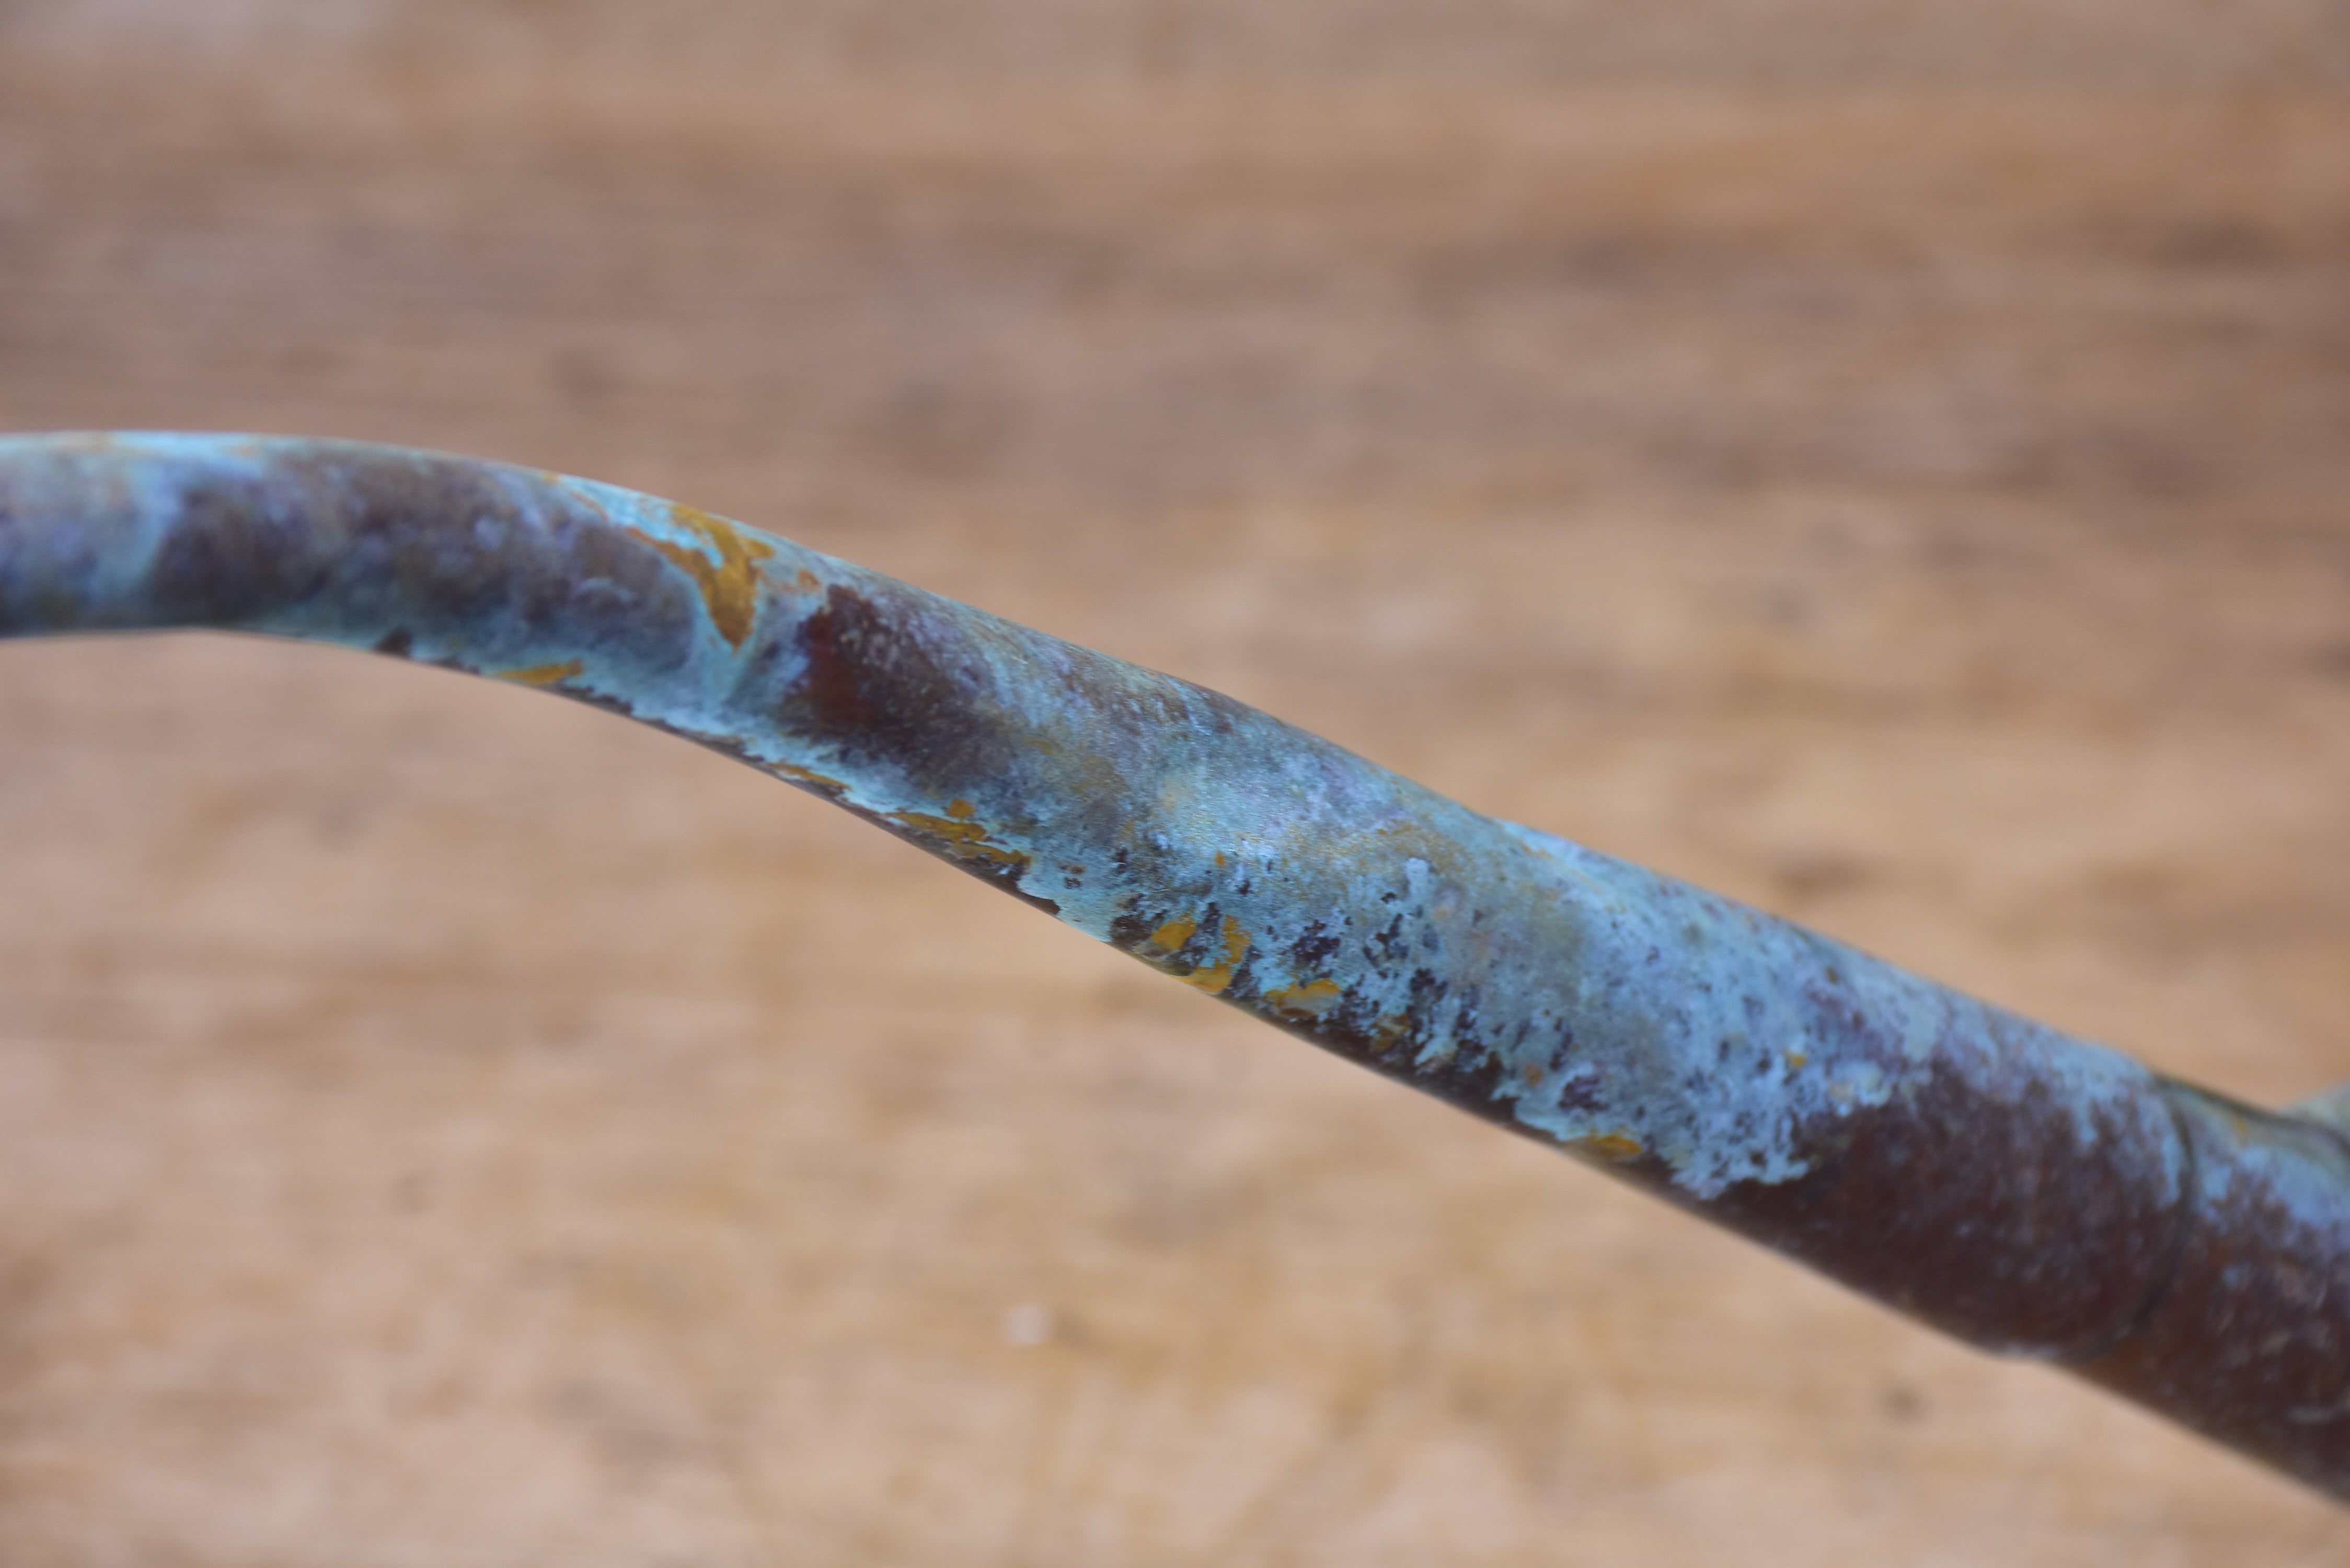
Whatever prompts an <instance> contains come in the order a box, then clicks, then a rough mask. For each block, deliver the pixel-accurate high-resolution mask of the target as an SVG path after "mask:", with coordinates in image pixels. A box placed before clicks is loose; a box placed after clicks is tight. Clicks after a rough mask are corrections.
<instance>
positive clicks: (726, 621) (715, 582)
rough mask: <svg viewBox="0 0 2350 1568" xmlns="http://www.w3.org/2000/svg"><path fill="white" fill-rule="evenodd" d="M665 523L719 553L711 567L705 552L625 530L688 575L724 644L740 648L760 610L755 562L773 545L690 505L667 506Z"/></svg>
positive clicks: (759, 560) (637, 529)
mask: <svg viewBox="0 0 2350 1568" xmlns="http://www.w3.org/2000/svg"><path fill="white" fill-rule="evenodd" d="M670 521H671V522H673V523H675V524H677V525H678V526H679V527H681V528H682V529H684V530H685V531H686V532H688V533H690V534H691V535H694V536H695V537H697V538H699V539H701V540H702V543H703V544H705V545H709V546H710V551H711V554H712V555H715V556H717V557H718V562H717V564H716V565H715V566H712V564H711V561H710V557H709V556H705V555H703V554H702V552H701V551H700V550H697V549H695V548H693V547H692V546H691V545H672V544H671V543H670V542H669V541H668V540H666V539H656V538H654V537H653V536H652V535H650V534H648V533H646V532H644V531H643V530H642V529H639V528H631V529H629V533H631V534H634V535H636V536H637V537H638V538H639V539H642V540H643V541H644V542H645V543H646V544H648V545H651V546H652V547H653V548H654V549H656V550H659V551H660V553H661V554H662V555H664V556H668V557H669V559H670V561H671V564H672V565H674V566H676V567H677V568H678V569H679V570H680V571H681V572H683V573H685V574H686V575H687V576H690V577H691V578H692V579H693V584H694V587H698V588H700V589H701V590H702V604H703V605H705V606H706V607H708V608H709V610H710V624H711V625H712V626H714V627H716V628H718V635H719V636H721V637H723V638H724V639H726V645H727V646H728V647H729V648H740V647H742V646H743V639H744V638H746V637H748V636H750V635H751V623H752V621H753V620H754V619H756V618H757V617H758V614H759V566H758V564H759V563H760V562H761V561H764V560H765V559H766V558H767V557H768V556H772V555H774V554H775V546H774V545H770V544H768V543H767V542H766V541H765V540H764V539H758V538H754V537H753V536H752V535H748V534H745V533H744V532H743V530H742V529H740V528H738V527H736V526H735V525H734V524H732V523H729V522H728V521H726V519H725V518H723V517H712V515H711V514H709V513H707V512H700V511H696V510H695V509H694V508H692V507H691V506H672V507H671V508H670Z"/></svg>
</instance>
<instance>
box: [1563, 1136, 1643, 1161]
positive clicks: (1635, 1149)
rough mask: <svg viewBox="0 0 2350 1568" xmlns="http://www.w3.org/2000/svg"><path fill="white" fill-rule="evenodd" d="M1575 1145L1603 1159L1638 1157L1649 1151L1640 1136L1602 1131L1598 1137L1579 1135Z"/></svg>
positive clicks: (1619, 1159)
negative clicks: (1641, 1141)
mask: <svg viewBox="0 0 2350 1568" xmlns="http://www.w3.org/2000/svg"><path fill="white" fill-rule="evenodd" d="M1575 1147H1576V1148H1577V1149H1579V1150H1581V1151H1582V1152H1583V1153H1585V1154H1592V1155H1597V1156H1598V1157H1599V1158H1601V1159H1606V1160H1614V1161H1617V1162H1621V1161H1623V1160H1627V1159H1638V1158H1640V1156H1641V1155H1643V1154H1645V1153H1647V1152H1648V1151H1647V1150H1646V1149H1645V1148H1643V1147H1641V1145H1640V1140H1639V1139H1638V1138H1636V1137H1625V1136H1624V1135H1623V1134H1622V1133H1601V1134H1599V1135H1598V1136H1597V1137H1579V1138H1576V1139H1575Z"/></svg>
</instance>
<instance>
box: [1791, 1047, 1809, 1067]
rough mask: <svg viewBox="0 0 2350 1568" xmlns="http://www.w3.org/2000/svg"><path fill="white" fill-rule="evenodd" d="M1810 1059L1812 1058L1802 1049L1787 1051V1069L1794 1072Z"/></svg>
mask: <svg viewBox="0 0 2350 1568" xmlns="http://www.w3.org/2000/svg"><path fill="white" fill-rule="evenodd" d="M1810 1060H1811V1058H1810V1057H1809V1056H1807V1055H1805V1054H1804V1053H1802V1052H1801V1051H1790V1052H1788V1053H1787V1070H1788V1071H1789V1072H1793V1071H1794V1070H1795V1069H1796V1068H1798V1067H1800V1066H1802V1065H1803V1064H1804V1063H1806V1062H1808V1061H1810Z"/></svg>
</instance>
